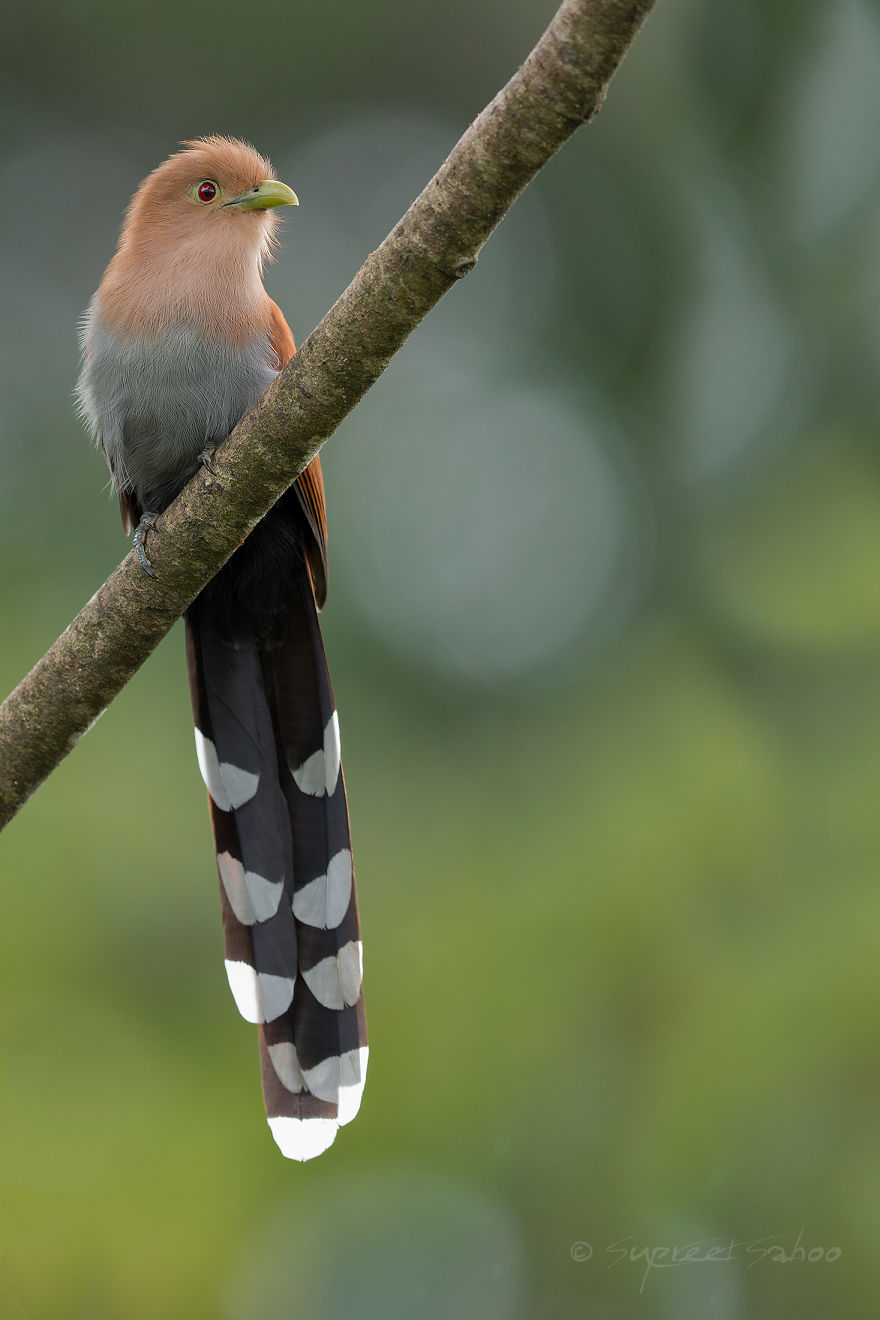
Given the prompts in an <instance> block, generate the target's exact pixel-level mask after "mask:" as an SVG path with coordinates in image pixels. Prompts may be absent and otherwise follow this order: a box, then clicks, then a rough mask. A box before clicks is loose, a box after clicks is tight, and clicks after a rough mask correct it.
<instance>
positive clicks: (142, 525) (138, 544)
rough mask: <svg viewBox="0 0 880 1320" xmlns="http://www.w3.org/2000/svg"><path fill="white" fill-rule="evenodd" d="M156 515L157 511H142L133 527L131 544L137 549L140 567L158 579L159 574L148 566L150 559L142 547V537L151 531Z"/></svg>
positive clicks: (154, 524) (149, 575)
mask: <svg viewBox="0 0 880 1320" xmlns="http://www.w3.org/2000/svg"><path fill="white" fill-rule="evenodd" d="M158 517H159V515H158V513H142V514H141V520H140V522H139V523H138V525H137V527H136V528H135V529H134V538H133V540H132V545H133V546H134V548H135V550H136V551H137V557H138V559H139V560H140V565H141V568H142V569H143V570H144V572H145V573H146V574H147V575H148V577H151V578H156V579H158V577H159V574H158V573H154V572H153V570H152V568H151V567H150V561H149V559H148V558H147V552H146V550H145V549H144V538H145V536H146V534H147V532H148V531H152V529H153V528H154V527H155V526H156V519H157V518H158Z"/></svg>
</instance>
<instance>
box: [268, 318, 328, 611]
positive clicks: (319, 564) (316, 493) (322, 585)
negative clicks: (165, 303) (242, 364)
mask: <svg viewBox="0 0 880 1320" xmlns="http://www.w3.org/2000/svg"><path fill="white" fill-rule="evenodd" d="M269 306H270V309H271V310H270V322H269V342H270V343H271V345H272V351H273V352H274V354H275V356H276V358H277V360H278V369H279V371H280V370H281V368H282V367H283V366H284V364H285V363H286V362H289V361H290V359H291V358H292V357H293V355H294V353H295V352H296V344H295V343H294V342H293V335H292V334H291V331H290V326H289V325H288V324H287V322H286V321H285V319H284V315H283V313H282V311H281V308H280V307H278V306H277V304H276V303H274V302H272V300H271V299H270V300H269ZM294 490H295V491H296V496H297V499H298V500H299V504H300V508H301V509H302V511H303V514H304V515H305V519H306V522H307V523H308V525H309V529H310V531H311V533H312V536H311V540H310V542H309V545H308V563H309V572H310V573H311V576H312V586H313V587H314V591H315V600H316V602H317V605H318V609H321V607H322V606H323V604H324V602H325V600H326V599H327V513H326V507H325V504H324V477H323V474H322V472H321V460H320V459H319V458H318V456H317V454H316V455H315V457H314V458H313V459H312V461H311V463H310V464H309V466H308V467H307V468H306V470H305V472H302V473H300V475H299V477H298V478H297V480H296V485H295V486H294Z"/></svg>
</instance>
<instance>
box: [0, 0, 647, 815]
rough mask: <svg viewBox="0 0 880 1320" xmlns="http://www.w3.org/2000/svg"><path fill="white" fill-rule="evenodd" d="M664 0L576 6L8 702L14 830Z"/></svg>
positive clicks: (4, 768)
mask: <svg viewBox="0 0 880 1320" xmlns="http://www.w3.org/2000/svg"><path fill="white" fill-rule="evenodd" d="M653 4H654V0H563V4H562V5H561V6H560V8H559V10H558V12H557V13H556V15H555V17H554V18H553V21H552V22H551V24H550V26H549V27H548V28H547V31H546V32H545V33H544V35H543V36H542V38H541V40H540V41H539V42H538V44H537V46H536V47H535V49H534V50H533V51H532V53H531V55H530V56H529V57H528V59H527V60H526V62H525V63H524V64H523V65H522V67H521V68H520V69H519V70H518V71H517V73H516V74H514V76H513V78H511V80H510V82H509V83H508V84H507V86H506V87H504V88H503V89H502V90H501V91H500V92H499V93H498V95H497V96H496V97H495V99H494V101H492V103H491V105H489V106H487V108H486V109H485V110H484V111H483V112H482V114H481V115H479V117H478V118H477V119H476V120H475V121H474V122H473V124H471V126H470V128H469V129H468V130H467V132H466V133H465V134H464V136H463V137H462V138H461V139H460V141H459V142H458V143H457V145H456V146H455V147H454V149H453V150H452V151H451V152H450V154H449V156H448V158H447V159H446V160H445V161H444V162H443V164H442V166H441V167H440V169H439V170H438V171H437V173H436V174H435V176H434V178H433V179H432V180H431V181H430V183H429V184H428V185H427V187H426V188H425V189H424V191H423V192H422V193H421V194H420V196H419V197H418V198H417V199H416V201H415V202H413V204H412V206H411V207H410V208H409V210H408V211H407V213H406V215H405V216H404V217H403V219H402V220H401V221H400V222H399V224H397V225H396V226H395V228H394V229H393V230H392V232H391V233H390V234H389V235H388V237H387V238H386V239H385V240H384V242H383V243H382V245H381V246H380V247H379V248H377V250H376V251H375V252H373V253H371V254H370V256H369V257H368V258H367V260H366V261H365V262H364V264H363V266H362V267H361V269H360V270H359V271H358V273H357V275H356V276H355V278H354V279H353V280H352V282H351V284H350V285H349V287H348V288H347V289H346V290H345V292H344V293H343V294H342V296H341V297H340V298H339V300H338V301H337V302H336V303H335V304H334V306H333V307H332V308H331V309H330V311H329V312H328V313H327V315H326V316H325V317H324V319H323V320H322V321H321V323H320V325H318V326H317V328H316V329H315V330H314V331H313V332H312V334H311V335H310V336H309V337H308V339H307V340H306V341H305V343H304V344H303V346H302V348H301V349H300V351H299V353H298V354H297V355H296V357H295V358H293V359H292V360H291V361H290V362H289V363H288V365H287V366H286V367H285V368H284V370H283V371H282V372H281V373H280V375H279V376H278V377H277V379H276V380H275V381H274V382H273V384H272V385H271V386H270V387H269V389H268V390H267V391H266V393H265V394H264V395H263V397H262V398H261V399H260V400H259V402H258V403H257V404H256V406H255V407H254V408H253V409H252V410H251V412H250V413H248V415H247V416H246V417H245V418H244V419H243V420H242V421H241V422H239V424H238V426H236V428H235V430H234V431H233V432H232V434H231V435H230V436H229V438H228V440H227V441H225V442H224V444H223V445H221V446H220V448H219V449H218V450H217V451H216V452H215V454H214V456H213V458H212V460H211V461H212V467H213V469H214V475H211V474H209V473H208V472H207V471H205V470H202V471H200V472H199V473H198V474H197V476H196V477H194V478H193V480H192V481H191V482H190V483H189V485H188V486H187V487H186V488H185V490H183V491H182V493H181V494H180V496H179V497H178V498H177V499H176V500H175V501H174V503H173V504H172V505H171V507H170V508H169V509H168V510H167V511H166V512H165V513H164V514H163V516H162V517H161V519H160V520H159V522H158V524H157V527H156V531H155V532H154V533H153V534H151V535H150V537H149V553H150V559H151V562H152V564H153V566H154V568H155V571H156V572H157V573H158V575H159V576H158V580H157V581H154V580H152V579H151V578H148V577H147V576H146V574H144V573H143V571H142V570H141V568H140V567H139V565H138V562H137V559H136V558H135V556H134V554H133V553H130V554H128V555H127V556H126V558H125V559H124V560H123V561H122V563H121V564H120V565H119V567H118V568H117V569H116V570H115V571H114V572H113V573H112V574H111V576H110V577H109V578H108V579H107V581H106V582H105V583H104V585H103V586H102V587H101V588H100V589H99V590H98V591H97V592H96V594H95V595H94V596H93V597H92V599H91V600H90V601H89V603H88V604H87V605H86V606H85V608H84V609H83V610H82V611H81V612H80V613H79V614H78V615H77V617H76V618H75V619H74V621H73V622H72V623H71V624H70V626H69V627H68V628H67V629H66V631H65V632H64V633H63V634H62V635H61V637H59V639H58V641H57V642H56V643H55V644H54V646H52V648H51V649H50V650H49V651H48V652H47V653H46V655H45V656H44V657H43V658H42V660H40V661H39V662H38V663H37V664H36V665H35V666H34V668H33V669H32V670H31V672H30V673H29V674H28V675H27V677H26V678H24V679H23V680H22V682H21V683H20V684H19V686H18V687H17V688H16V690H15V691H14V692H13V693H12V694H11V695H10V696H9V697H8V698H7V700H6V701H5V702H4V703H3V705H2V706H0V828H2V826H3V825H5V824H6V823H7V822H8V821H9V820H10V819H11V818H12V816H13V815H14V814H15V812H16V811H17V810H18V808H19V807H20V806H21V804H22V803H23V802H24V801H25V800H26V799H27V798H28V797H29V796H30V794H31V793H33V792H34V790H35V789H36V788H37V787H38V786H39V785H40V784H41V783H42V782H43V780H44V779H45V778H46V777H47V775H49V774H50V772H51V771H52V770H53V769H54V768H55V766H56V765H57V764H58V763H59V761H61V760H62V758H63V757H64V756H66V755H67V753H68V752H69V751H70V750H71V748H72V747H73V746H74V745H75V743H76V742H77V741H78V739H79V738H80V737H81V736H82V734H83V733H84V732H85V731H86V730H87V729H88V728H90V727H91V725H92V724H93V723H94V722H95V720H96V719H97V718H98V716H99V715H100V714H101V712H102V711H103V710H104V709H105V707H106V706H107V705H108V703H109V702H110V701H111V700H112V699H113V697H114V696H115V695H116V694H117V693H118V692H119V691H120V689H121V688H122V687H124V685H125V684H126V683H127V681H128V680H129V679H130V678H131V676H132V675H133V674H134V672H135V671H136V670H137V669H138V668H139V666H140V665H141V664H142V663H143V661H144V660H145V659H146V658H147V656H148V655H149V654H150V652H151V651H152V650H153V648H154V647H155V646H156V645H157V643H158V642H159V641H160V640H161V638H162V637H164V635H165V633H166V632H167V631H168V630H169V628H170V627H171V626H172V624H173V623H174V622H175V620H176V619H178V618H179V617H180V615H181V614H182V613H183V611H184V610H185V609H186V607H187V606H188V605H189V604H190V603H191V601H192V600H193V599H194V597H195V596H196V595H197V594H198V593H199V591H201V589H202V587H204V585H205V584H206V582H208V581H209V580H210V579H211V578H212V577H213V576H214V574H215V573H216V572H217V571H218V569H219V568H220V567H221V566H222V565H223V564H224V563H225V562H226V560H227V559H228V558H229V556H230V555H231V554H232V553H233V551H234V550H235V549H236V547H237V546H238V545H240V543H241V542H242V541H243V540H244V538H245V536H247V534H248V532H249V531H250V530H251V529H252V528H253V527H254V526H255V525H256V523H257V522H258V521H259V520H260V518H262V517H263V515H264V514H265V513H266V512H267V511H268V510H269V509H270V508H271V506H272V505H273V504H274V503H275V501H276V500H277V499H278V497H279V496H280V495H281V494H282V493H283V492H284V491H285V490H286V489H287V487H288V486H289V485H290V484H291V482H293V481H294V480H295V479H296V477H297V476H298V475H299V473H300V472H302V470H303V469H304V468H305V467H306V465H307V464H308V463H309V462H310V461H311V459H312V458H313V457H314V455H315V454H316V453H317V451H318V449H319V448H320V446H321V445H322V444H323V442H324V441H325V440H326V439H327V437H328V436H330V435H332V433H333V432H334V431H335V430H336V428H337V427H338V426H339V424H340V422H341V421H342V420H343V418H344V417H345V416H346V415H347V414H348V413H349V412H350V411H351V409H352V408H353V407H354V406H355V404H356V403H357V402H358V401H359V400H360V399H361V397H362V396H363V395H364V394H365V393H366V391H367V390H368V389H369V388H370V386H371V385H372V384H373V382H374V381H375V380H376V379H377V378H378V377H379V376H380V375H381V373H382V372H383V371H384V369H385V367H386V366H387V365H388V363H389V362H390V361H391V358H392V357H393V356H394V354H395V353H396V352H397V350H398V349H399V348H400V346H401V344H402V343H403V342H404V340H405V339H406V338H407V337H408V336H409V335H410V334H411V333H412V331H413V330H414V329H415V328H416V326H417V325H418V324H419V322H420V321H421V320H422V318H423V317H424V316H425V315H426V314H427V313H428V312H429V311H430V310H431V308H432V307H433V306H434V305H435V304H436V303H437V302H439V300H440V298H442V296H443V294H444V293H446V291H447V290H448V289H449V288H450V287H451V286H452V285H453V284H454V283H455V282H456V281H457V280H458V279H460V278H461V277H462V276H464V275H467V274H468V272H469V271H470V270H472V269H473V267H474V264H475V262H476V259H477V254H478V253H479V251H480V248H481V247H482V246H483V244H484V243H485V242H486V239H487V238H488V237H489V235H490V234H491V232H492V230H493V229H494V228H495V226H496V225H497V224H498V222H499V221H500V220H501V218H502V217H503V216H504V214H505V213H506V212H507V211H508V210H509V209H510V207H511V206H512V205H513V203H514V201H515V200H516V198H517V197H518V195H519V194H520V192H522V190H523V189H524V188H525V187H526V185H527V184H528V183H529V182H530V181H531V179H533V178H534V176H535V175H536V174H537V172H538V170H539V169H540V168H541V166H542V165H544V164H545V163H546V161H548V160H549V159H550V157H551V156H552V155H553V154H554V152H556V151H557V150H558V149H559V147H561V146H562V144H563V143H564V142H565V141H566V140H567V139H568V138H569V137H570V136H571V134H572V133H573V132H574V131H575V129H576V128H577V127H578V126H579V125H580V124H583V123H586V122H587V121H589V120H590V119H592V117H593V116H594V115H595V114H596V112H597V111H598V110H599V108H600V106H601V104H602V101H603V100H604V97H605V91H606V88H607V86H608V83H609V81H610V79H611V77H612V75H613V74H614V72H615V70H616V69H617V67H618V66H619V64H620V62H621V60H622V59H623V57H624V55H625V54H626V51H627V50H628V48H629V46H630V44H631V42H632V41H633V39H634V37H635V35H636V33H637V31H638V29H639V27H640V26H641V24H642V22H643V21H644V19H645V17H646V15H647V14H648V12H649V11H650V10H651V9H652V7H653Z"/></svg>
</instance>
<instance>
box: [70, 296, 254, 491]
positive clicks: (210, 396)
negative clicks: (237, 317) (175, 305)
mask: <svg viewBox="0 0 880 1320" xmlns="http://www.w3.org/2000/svg"><path fill="white" fill-rule="evenodd" d="M83 349H84V357H83V368H82V372H81V374H80V378H79V383H78V385H77V398H78V401H79V407H80V411H81V413H82V415H83V417H84V419H85V421H86V422H87V423H88V425H89V426H90V427H91V429H92V430H93V432H94V433H95V436H96V437H97V438H98V439H100V441H101V442H102V444H103V446H104V451H105V453H106V455H107V462H108V463H109V464H110V470H111V472H112V473H113V479H114V482H115V484H116V486H117V487H118V488H119V489H121V490H125V491H130V492H133V493H134V495H135V496H136V497H137V500H138V502H139V504H140V506H141V508H142V509H151V510H156V511H158V510H161V509H162V508H164V507H165V506H166V505H167V504H168V503H169V502H170V501H171V499H173V497H174V496H175V495H176V494H177V492H178V491H179V490H180V489H181V487H182V486H183V485H184V484H185V483H186V482H187V481H188V480H189V478H190V477H191V476H192V474H193V472H195V470H196V468H197V467H198V461H199V455H200V454H201V453H202V452H203V451H204V450H205V449H206V448H207V447H208V446H211V445H214V444H217V443H219V441H221V440H223V439H225V437H226V436H227V435H228V434H229V432H230V431H231V430H232V428H233V426H235V424H236V422H238V421H240V419H241V418H242V417H243V416H244V414H245V413H246V412H247V411H248V409H249V408H251V407H253V405H254V404H255V403H256V401H257V399H258V398H259V397H260V395H261V394H262V393H263V391H264V390H265V389H266V387H267V385H269V383H270V382H271V381H272V380H273V379H274V377H275V376H276V374H277V372H276V371H275V369H274V368H273V366H272V365H271V361H272V355H271V348H270V345H269V341H268V336H267V335H266V334H261V335H260V336H258V337H257V338H256V339H255V340H253V341H252V342H251V343H249V344H246V345H243V346H239V347H234V346H232V347H231V346H229V345H226V344H222V343H218V342H217V341H216V340H209V339H205V338H204V336H202V335H201V334H199V333H198V331H196V330H195V329H193V327H192V326H189V325H177V326H174V327H172V328H171V329H170V330H168V331H167V332H166V333H165V335H164V336H163V337H162V338H160V339H158V340H156V339H149V340H147V339H144V340H128V339H125V340H121V339H120V338H119V337H118V336H116V335H113V334H111V333H109V332H108V331H107V330H106V329H105V328H104V327H103V326H102V324H101V322H100V319H99V317H98V316H97V314H96V312H95V309H94V305H93V306H92V308H90V310H89V313H88V317H87V320H86V324H85V332H84V335H83Z"/></svg>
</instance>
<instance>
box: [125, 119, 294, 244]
mask: <svg viewBox="0 0 880 1320" xmlns="http://www.w3.org/2000/svg"><path fill="white" fill-rule="evenodd" d="M182 147H183V150H181V151H178V152H176V153H175V154H174V155H173V156H170V157H169V158H168V160H166V161H164V162H163V164H161V165H160V166H159V167H158V168H157V169H155V170H153V172H152V174H149V175H148V176H147V178H146V179H144V181H143V183H142V184H141V186H140V187H139V188H138V190H137V192H136V193H135V195H134V197H133V198H132V201H131V205H130V207H129V209H128V213H127V216H126V221H125V225H124V228H123V231H122V238H121V246H122V247H124V246H126V244H128V243H132V244H134V245H139V244H140V243H141V242H144V241H145V242H147V243H148V244H149V245H150V246H151V247H154V248H155V247H156V245H157V244H158V245H161V246H162V247H164V248H165V250H166V251H168V252H169V253H171V252H173V253H176V254H185V255H187V256H192V255H193V254H194V253H193V250H194V249H196V250H198V249H202V250H206V249H207V250H210V249H214V250H226V251H230V250H235V249H238V250H239V251H242V252H246V251H248V250H249V251H251V252H254V253H255V254H256V255H257V256H258V259H262V257H263V256H265V255H266V253H267V251H268V250H269V247H270V244H271V240H272V235H273V233H274V230H275V223H276V215H275V209H276V208H277V207H279V206H297V205H298V200H297V196H296V193H294V192H293V190H292V189H291V188H288V186H287V184H285V183H279V182H278V180H277V179H274V178H273V177H272V173H273V171H272V166H271V165H270V164H269V162H268V161H267V160H265V159H264V158H263V157H262V156H261V155H260V154H259V153H258V152H257V151H255V150H254V148H253V147H252V146H250V145H249V143H247V142H240V141H238V140H237V139H236V138H227V137H206V138H196V139H194V140H192V141H189V142H184V143H183V144H182Z"/></svg>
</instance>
